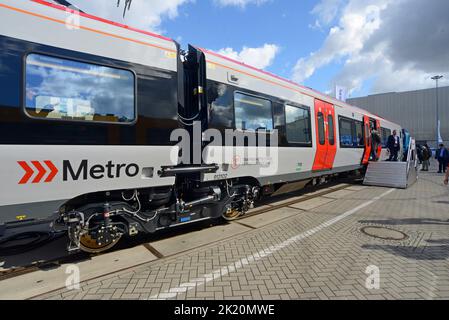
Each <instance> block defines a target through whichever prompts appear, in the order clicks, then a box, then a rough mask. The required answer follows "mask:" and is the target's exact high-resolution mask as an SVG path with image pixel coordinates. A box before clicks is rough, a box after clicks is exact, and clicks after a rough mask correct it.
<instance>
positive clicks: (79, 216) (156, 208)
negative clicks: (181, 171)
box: [54, 175, 261, 253]
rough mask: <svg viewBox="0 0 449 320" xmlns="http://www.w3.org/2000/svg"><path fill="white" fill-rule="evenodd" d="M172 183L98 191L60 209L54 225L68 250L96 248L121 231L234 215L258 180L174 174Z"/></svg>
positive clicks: (247, 203) (256, 191)
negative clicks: (209, 180) (208, 179)
mask: <svg viewBox="0 0 449 320" xmlns="http://www.w3.org/2000/svg"><path fill="white" fill-rule="evenodd" d="M176 179H177V180H178V182H177V183H176V184H175V186H176V187H174V186H172V187H163V188H160V187H159V188H150V189H135V190H122V191H111V192H99V193H95V194H90V195H85V196H82V197H79V198H76V199H73V200H71V201H69V202H68V203H66V204H65V205H64V206H63V207H61V209H60V214H59V217H58V219H57V220H56V221H55V224H54V225H55V227H56V228H64V229H67V233H68V237H69V244H68V251H69V252H75V251H78V250H82V251H86V252H90V253H99V252H103V251H106V250H108V249H110V248H112V247H113V246H115V245H116V244H117V243H118V241H119V240H120V239H121V238H122V237H124V236H135V235H137V234H139V233H154V232H156V231H158V230H161V229H165V228H171V227H175V226H179V225H183V224H188V223H192V222H199V221H202V220H207V219H214V218H223V219H225V220H234V219H237V218H238V217H240V216H242V215H244V214H245V213H246V212H247V211H248V210H249V209H250V208H251V207H253V206H254V202H255V201H256V200H257V199H259V198H260V192H261V189H260V187H259V186H255V185H250V184H246V183H242V182H241V181H239V179H235V180H226V181H220V182H217V183H199V182H198V181H195V180H194V179H193V180H192V179H191V178H187V177H185V176H182V175H181V176H177V178H176Z"/></svg>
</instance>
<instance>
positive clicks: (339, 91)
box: [335, 86, 348, 102]
mask: <svg viewBox="0 0 449 320" xmlns="http://www.w3.org/2000/svg"><path fill="white" fill-rule="evenodd" d="M347 97H348V90H347V89H346V88H345V87H342V86H335V98H337V99H338V100H340V101H343V102H346V99H347Z"/></svg>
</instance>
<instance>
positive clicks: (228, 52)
mask: <svg viewBox="0 0 449 320" xmlns="http://www.w3.org/2000/svg"><path fill="white" fill-rule="evenodd" d="M279 50H280V49H279V47H278V46H277V45H275V44H264V45H263V46H262V47H259V48H248V47H243V49H242V51H240V52H237V51H235V50H234V49H233V48H224V49H220V50H219V51H218V53H219V54H221V55H224V56H226V57H229V58H231V59H234V60H237V61H240V62H243V63H245V64H248V65H251V66H253V67H256V68H259V69H265V68H267V67H269V66H270V65H271V64H272V63H273V61H274V59H275V58H276V55H277V54H278V53H279Z"/></svg>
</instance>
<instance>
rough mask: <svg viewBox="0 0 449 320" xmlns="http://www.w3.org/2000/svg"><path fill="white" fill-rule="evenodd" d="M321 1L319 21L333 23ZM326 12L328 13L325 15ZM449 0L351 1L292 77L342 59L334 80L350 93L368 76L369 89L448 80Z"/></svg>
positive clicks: (301, 77)
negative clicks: (440, 77) (436, 77)
mask: <svg viewBox="0 0 449 320" xmlns="http://www.w3.org/2000/svg"><path fill="white" fill-rule="evenodd" d="M331 2H333V1H331V0H322V1H321V3H320V4H321V5H322V6H320V4H319V5H318V6H317V7H316V8H321V9H320V10H318V9H316V10H315V9H314V14H317V15H318V19H319V20H318V21H324V22H325V21H332V19H334V18H332V15H333V14H334V12H335V11H333V10H330V9H329V10H330V11H326V10H327V9H324V6H325V4H326V3H327V4H329V3H331ZM326 12H330V13H329V14H327V13H326ZM447 12H449V1H431V2H427V1H422V0H349V1H348V3H347V5H346V6H345V7H344V8H343V9H342V11H341V14H340V16H339V19H338V23H337V24H336V25H334V26H333V27H331V28H330V31H329V34H328V35H327V37H326V39H325V41H324V43H323V45H322V46H321V48H320V49H319V50H317V51H316V52H313V53H312V54H310V56H309V57H303V58H300V59H299V60H298V61H297V63H296V66H295V67H294V70H293V76H292V77H293V79H294V80H295V81H298V82H303V81H305V80H306V79H308V78H310V77H311V76H312V75H313V74H314V73H315V72H316V71H317V70H318V69H320V68H322V67H324V66H326V65H328V64H330V63H339V62H341V63H342V65H343V67H342V70H341V71H340V72H339V73H338V74H337V75H336V76H335V78H334V79H332V80H331V81H330V83H329V86H331V84H334V83H338V84H339V85H343V86H346V87H348V88H349V89H350V91H351V92H355V91H357V90H358V89H360V88H361V87H362V86H363V84H364V83H366V81H367V80H372V81H373V82H372V88H371V90H372V93H380V92H388V91H402V90H413V89H419V88H427V87H432V86H434V85H435V84H434V82H433V81H432V80H430V77H431V76H432V75H433V74H435V73H443V74H446V75H447V77H446V78H445V79H446V80H444V81H442V84H443V85H444V84H445V83H446V84H449V79H447V78H448V76H449V64H448V63H447V61H449V41H448V40H449V20H448V19H447V14H446V13H447Z"/></svg>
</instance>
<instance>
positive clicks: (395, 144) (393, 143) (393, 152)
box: [387, 130, 401, 161]
mask: <svg viewBox="0 0 449 320" xmlns="http://www.w3.org/2000/svg"><path fill="white" fill-rule="evenodd" d="M387 148H388V150H389V151H390V157H389V158H388V161H398V152H399V149H401V145H400V139H399V136H398V133H397V132H396V130H393V134H392V135H391V136H389V137H388V141H387Z"/></svg>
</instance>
